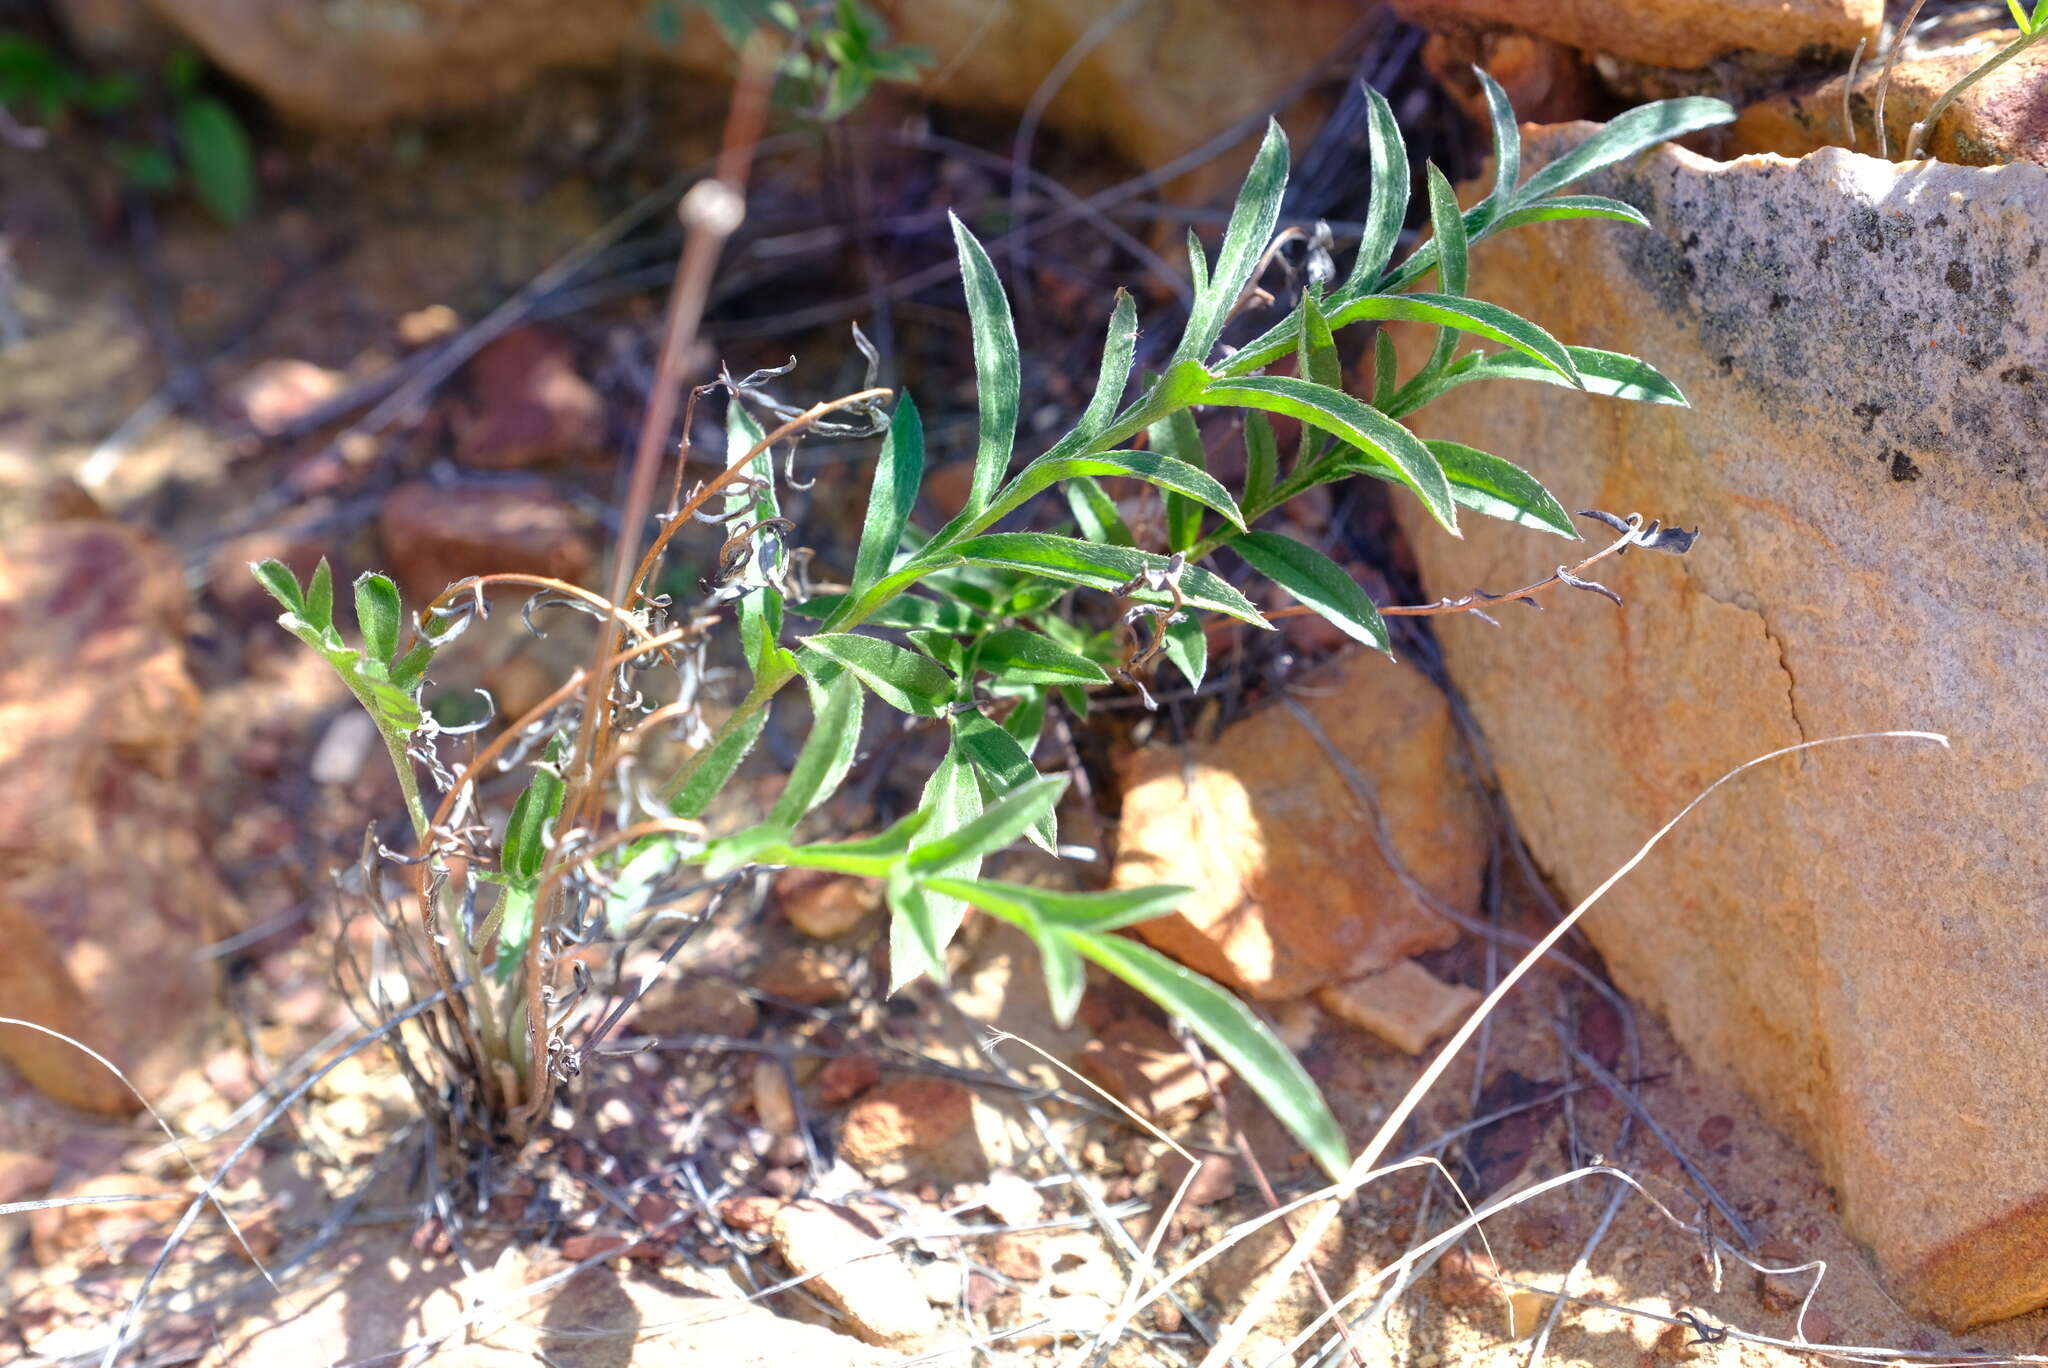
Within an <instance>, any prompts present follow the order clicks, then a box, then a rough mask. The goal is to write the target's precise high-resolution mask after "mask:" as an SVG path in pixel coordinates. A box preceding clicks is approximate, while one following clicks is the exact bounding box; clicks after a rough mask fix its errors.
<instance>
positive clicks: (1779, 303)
mask: <svg viewBox="0 0 2048 1368" xmlns="http://www.w3.org/2000/svg"><path fill="white" fill-rule="evenodd" d="M1791 302H1792V296H1791V295H1788V294H1780V293H1779V292H1777V291H1776V290H1773V291H1772V292H1771V312H1772V313H1776V312H1778V310H1780V309H1782V308H1784V307H1785V306H1786V305H1787V304H1790V303H1791Z"/></svg>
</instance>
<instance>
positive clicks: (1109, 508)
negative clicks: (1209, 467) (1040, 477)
mask: <svg viewBox="0 0 2048 1368" xmlns="http://www.w3.org/2000/svg"><path fill="white" fill-rule="evenodd" d="M1060 492H1061V493H1063V494H1065V495H1066V496H1067V508H1068V510H1069V511H1071V512H1072V513H1073V515H1074V521H1075V523H1077V524H1078V525H1079V526H1080V529H1081V539H1082V540H1083V541H1091V542H1101V543H1105V544H1107V545H1110V546H1135V545H1136V544H1137V538H1136V537H1133V536H1132V535H1131V529H1130V528H1129V527H1128V526H1127V525H1126V524H1125V523H1124V517H1123V514H1121V513H1119V512H1117V511H1116V500H1114V499H1112V498H1110V497H1109V491H1108V490H1106V489H1104V488H1103V487H1102V485H1101V484H1100V483H1099V482H1098V481H1097V480H1096V479H1095V477H1094V476H1092V475H1076V476H1075V477H1073V478H1072V479H1070V480H1067V481H1065V482H1064V483H1063V484H1062V485H1061V486H1060ZM1225 497H1228V491H1225Z"/></svg>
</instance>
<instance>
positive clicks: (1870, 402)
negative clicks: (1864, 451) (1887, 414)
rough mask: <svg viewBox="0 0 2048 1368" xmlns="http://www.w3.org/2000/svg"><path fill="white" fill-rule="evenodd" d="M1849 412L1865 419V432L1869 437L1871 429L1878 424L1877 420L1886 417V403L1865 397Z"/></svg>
mask: <svg viewBox="0 0 2048 1368" xmlns="http://www.w3.org/2000/svg"><path fill="white" fill-rule="evenodd" d="M1849 412H1851V413H1853V414H1855V415H1856V416H1857V417H1858V418H1861V419H1862V420H1863V433H1864V435H1865V436H1866V437H1867V436H1869V435H1870V430H1871V429H1872V428H1874V427H1876V426H1877V420H1878V419H1880V418H1882V417H1884V405H1883V404H1880V403H1878V402H1877V401H1876V400H1874V399H1865V400H1864V401H1863V402H1862V403H1860V404H1858V405H1857V406H1856V407H1855V408H1852V409H1850V410H1849Z"/></svg>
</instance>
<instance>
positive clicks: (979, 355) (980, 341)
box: [947, 214, 1021, 512]
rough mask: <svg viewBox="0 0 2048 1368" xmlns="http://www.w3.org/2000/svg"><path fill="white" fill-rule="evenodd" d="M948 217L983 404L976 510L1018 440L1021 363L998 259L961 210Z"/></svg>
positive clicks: (972, 496) (970, 499)
mask: <svg viewBox="0 0 2048 1368" xmlns="http://www.w3.org/2000/svg"><path fill="white" fill-rule="evenodd" d="M947 217H948V218H950V219H951V220H952V223H953V240H954V243H955V244H956V245H957V246H958V248H959V251H960V279H961V282H962V283H963V284H964V285H965V286H966V287H967V318H968V322H969V324H970V325H971V328H972V331H973V334H974V376H975V388H976V394H977V397H978V398H979V400H980V406H981V439H980V441H979V443H978V444H977V445H976V447H975V450H974V476H973V480H972V483H971V484H970V486H969V488H968V494H967V509H968V511H969V512H975V511H978V510H980V509H983V508H986V507H987V506H988V501H989V499H990V498H992V497H993V496H994V494H995V492H996V488H997V486H999V485H1000V484H1002V482H1003V472H1004V471H1005V470H1006V469H1008V467H1009V464H1010V453H1011V451H1012V450H1013V449H1014V447H1015V446H1016V442H1017V405H1018V402H1019V395H1020V393H1021V380H1020V375H1021V363H1020V361H1019V358H1018V355H1017V329H1016V325H1015V324H1014V323H1012V322H1011V320H1010V301H1009V297H1008V296H1006V295H1005V294H1004V293H1003V282H1002V281H1001V279H999V278H998V277H997V275H996V268H995V265H994V263H992V262H990V261H989V259H988V253H987V252H985V251H983V250H982V246H981V244H980V243H979V242H977V241H975V238H974V234H972V233H970V232H968V231H967V225H966V224H964V223H962V222H961V221H960V220H959V218H958V216H956V215H952V214H948V216H947Z"/></svg>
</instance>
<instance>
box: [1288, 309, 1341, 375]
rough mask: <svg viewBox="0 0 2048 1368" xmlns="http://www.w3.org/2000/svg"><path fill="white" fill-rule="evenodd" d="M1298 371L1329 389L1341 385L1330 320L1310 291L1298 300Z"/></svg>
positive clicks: (1339, 367) (1334, 339) (1335, 340)
mask: <svg viewBox="0 0 2048 1368" xmlns="http://www.w3.org/2000/svg"><path fill="white" fill-rule="evenodd" d="M1299 316H1300V319H1301V342H1300V352H1301V371H1300V374H1301V375H1302V376H1303V377H1305V378H1306V379H1309V380H1313V381H1314V382H1315V383H1316V384H1318V385H1327V386H1329V387H1330V388H1331V389H1342V388H1344V368H1343V365H1342V363H1340V362H1339V361H1338V359H1337V339H1336V338H1334V337H1332V336H1330V320H1329V319H1327V318H1325V317H1323V310H1322V306H1321V305H1320V304H1318V303H1317V302H1316V297H1315V296H1314V295H1313V294H1308V295H1303V296H1302V299H1301V312H1300V315H1299Z"/></svg>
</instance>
